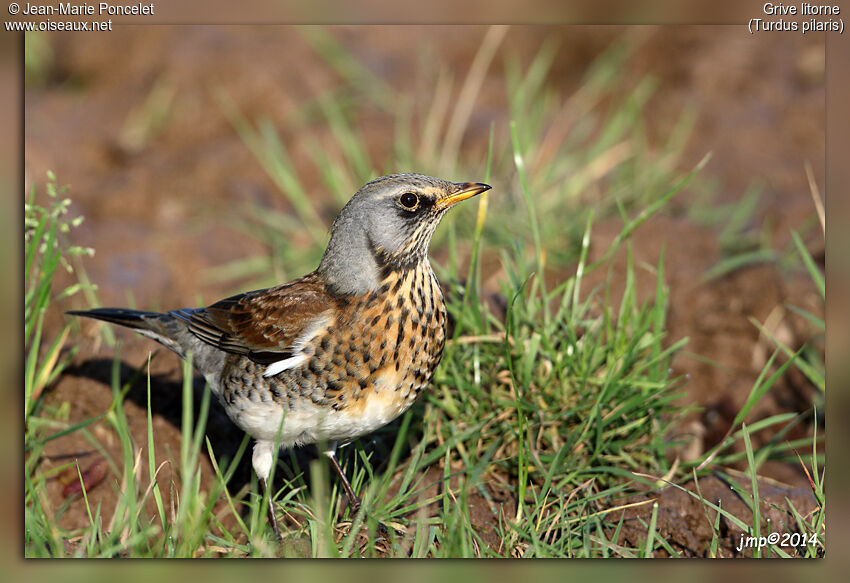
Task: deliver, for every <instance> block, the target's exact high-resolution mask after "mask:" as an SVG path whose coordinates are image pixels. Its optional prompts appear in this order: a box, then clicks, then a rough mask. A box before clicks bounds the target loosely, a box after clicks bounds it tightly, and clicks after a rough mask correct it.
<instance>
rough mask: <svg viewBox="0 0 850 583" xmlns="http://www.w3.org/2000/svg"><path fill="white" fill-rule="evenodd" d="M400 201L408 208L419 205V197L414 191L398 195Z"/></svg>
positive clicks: (411, 208)
mask: <svg viewBox="0 0 850 583" xmlns="http://www.w3.org/2000/svg"><path fill="white" fill-rule="evenodd" d="M398 203H399V204H400V205H401V206H403V207H404V208H406V209H408V210H411V211H412V210H413V209H415V208H416V207H417V206H419V197H418V196H416V195H415V194H413V193H412V192H405V193H404V194H402V195H401V196H400V197H398Z"/></svg>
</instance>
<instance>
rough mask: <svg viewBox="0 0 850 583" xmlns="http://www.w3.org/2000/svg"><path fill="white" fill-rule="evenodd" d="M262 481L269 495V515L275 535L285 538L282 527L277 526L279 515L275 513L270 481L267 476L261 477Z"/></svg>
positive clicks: (278, 537)
mask: <svg viewBox="0 0 850 583" xmlns="http://www.w3.org/2000/svg"><path fill="white" fill-rule="evenodd" d="M260 483H261V484H262V485H263V490H264V491H265V492H268V495H269V506H268V508H266V510H267V511H268V515H269V523H271V525H272V530H273V531H274V536H275V538H277V540H279V541H281V540H283V537H282V536H280V529H279V528H278V526H277V517H276V516H275V515H274V501H273V500H272V491H271V490H270V489H269V484H268V481H267V480H266V479H265V478H260Z"/></svg>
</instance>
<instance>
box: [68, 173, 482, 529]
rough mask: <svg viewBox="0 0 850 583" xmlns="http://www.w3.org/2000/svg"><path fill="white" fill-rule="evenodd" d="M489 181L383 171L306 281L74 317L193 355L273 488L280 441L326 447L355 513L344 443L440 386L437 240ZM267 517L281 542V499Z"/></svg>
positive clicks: (358, 197)
mask: <svg viewBox="0 0 850 583" xmlns="http://www.w3.org/2000/svg"><path fill="white" fill-rule="evenodd" d="M490 189H491V187H490V186H489V185H487V184H484V183H480V182H450V181H447V180H442V179H439V178H434V177H431V176H425V175H422V174H412V173H405V174H393V175H389V176H383V177H380V178H377V179H375V180H372V181H371V182H369V183H368V184H366V185H365V186H363V187H362V188H360V190H358V191H357V192H356V193H355V194H354V196H352V197H351V199H350V200H349V201H348V202H347V203H346V204H345V206H344V207H343V208H342V210H341V211H340V212H339V214H338V215H337V217H336V218H335V219H334V221H333V224H332V226H331V231H330V240H329V242H328V245H327V248H326V250H325V252H324V255H323V256H322V259H321V261H320V262H319V265H318V267H317V268H316V269H315V270H314V271H313V272H311V273H308V274H306V275H304V276H302V277H299V278H297V279H295V280H292V281H290V282H288V283H284V284H282V285H278V286H275V287H271V288H267V289H261V290H255V291H249V292H245V293H240V294H238V295H234V296H232V297H228V298H225V299H223V300H220V301H218V302H215V303H213V304H211V305H209V306H207V307H202V308H181V309H175V310H172V311H169V312H166V313H159V312H149V311H140V310H131V309H125V308H97V309H92V310H80V311H77V310H75V311H69V312H67V313H68V314H69V315H73V316H82V317H86V318H94V319H97V320H102V321H105V322H109V323H112V324H118V325H121V326H125V327H128V328H131V329H132V330H134V331H135V332H138V333H139V334H142V335H144V336H146V337H148V338H151V339H153V340H155V341H157V342H159V343H160V344H162V345H163V346H165V347H166V348H168V349H170V350H172V351H173V352H175V353H177V355H179V356H180V357H181V358H184V359H187V358H188V357H189V355H190V354H191V362H192V365H193V366H194V368H195V369H196V370H197V371H198V372H199V373H200V374H201V375H202V376H203V378H204V379H205V380H206V382H207V384H208V386H209V387H210V390H211V391H212V392H213V394H214V395H215V396H216V397H217V399H218V400H219V402H220V403H221V405H222V406H223V408H224V410H225V411H226V413H227V415H228V417H229V418H230V419H231V421H232V422H233V423H234V424H235V425H236V426H237V427H239V428H240V429H242V430H243V431H245V432H246V433H248V434H249V435H250V436H251V437H253V438H254V441H255V443H254V447H253V454H252V459H251V462H252V466H253V469H254V472H255V473H256V474H257V476H258V478H259V481H260V483H261V485H262V487H263V489H265V490H268V488H269V483H268V480H269V475H270V473H271V468H272V467H273V465H274V463H275V462H276V459H277V454H278V449H289V448H293V447H300V446H306V445H310V444H318V445H323V444H324V445H325V446H326V447H323V448H322V449H324V451H322V453H324V454H325V455H326V456H327V457H328V459H329V460H330V465H331V467H332V469H333V471H334V473H335V474H336V475H337V477H338V478H339V480H340V482H341V484H342V487H343V490H344V491H345V495H346V498H347V501H348V505H349V509H350V511H351V512H352V515H356V514H357V513H358V512H359V510H360V507H361V500H360V498H358V496H357V495H356V494H355V492H354V489H353V488H352V486H351V484H350V482H349V481H348V479H347V478H346V476H345V473H344V472H343V471H342V469H341V468H340V466H339V463H338V461H337V459H336V447H337V445H338V444H345V443H348V442H351V441H353V440H354V439H357V438H359V437H361V436H365V435H368V434H370V433H372V432H374V431H376V430H377V429H379V428H381V427H383V426H384V425H386V424H388V423H390V422H391V421H393V420H394V419H395V418H397V417H398V416H399V415H401V414H402V413H404V412H405V411H407V410H408V409H409V408H410V407H411V406H412V405H413V403H414V402H415V401H416V400H417V398H418V397H419V396H420V395H421V393H422V391H423V390H424V389H425V388H426V387H427V386H428V385H429V384H430V382H431V379H432V377H433V375H434V371H435V369H436V368H437V365H438V364H439V362H440V359H441V358H442V353H443V348H444V346H445V342H446V323H447V316H446V307H445V303H444V299H443V293H442V291H441V288H440V284H439V282H438V280H437V277H436V275H435V274H434V271H433V269H432V268H431V263H430V260H429V257H428V248H429V245H430V242H431V238H432V236H433V234H434V231H435V229H436V228H437V225H438V224H439V223H440V221H441V219H442V218H443V216H444V215H445V214H446V212H447V211H448V210H449V209H450V208H451V207H453V206H454V205H455V204H457V203H459V202H461V201H463V200H466V199H469V198H471V197H473V196H476V195H478V194H481V193H483V192H485V191H487V190H490ZM276 445H277V446H278V447H276ZM266 511H267V513H268V517H269V522H270V524H271V527H272V530H273V531H274V534H275V536H276V537H277V538H278V540H280V539H281V534H280V529H279V527H278V523H277V519H276V516H275V512H274V504H273V502H272V496H271V495H269V496H268V507H267V509H266Z"/></svg>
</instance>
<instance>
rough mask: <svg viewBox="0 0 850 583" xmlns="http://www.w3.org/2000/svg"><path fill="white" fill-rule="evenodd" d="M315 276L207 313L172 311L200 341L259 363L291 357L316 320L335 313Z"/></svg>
mask: <svg viewBox="0 0 850 583" xmlns="http://www.w3.org/2000/svg"><path fill="white" fill-rule="evenodd" d="M335 307H336V306H335V304H334V302H333V301H332V300H331V298H330V297H329V296H328V293H327V291H326V289H325V286H324V284H323V283H322V282H321V281H320V280H319V279H318V277H317V276H316V274H315V273H311V274H309V275H305V276H304V277H302V278H299V279H296V280H294V281H291V282H289V283H285V284H283V285H280V286H277V287H273V288H269V289H263V290H257V291H252V292H247V293H244V294H239V295H235V296H233V297H230V298H227V299H224V300H221V301H219V302H216V303H214V304H212V305H211V306H208V307H206V308H198V309H194V310H191V309H189V310H176V311H174V312H171V314H172V315H174V316H175V317H177V318H180V319H181V320H183V321H185V322H186V323H187V324H188V325H189V330H190V331H191V332H192V333H193V334H194V335H195V336H197V337H198V338H200V339H201V340H203V341H204V342H206V343H207V344H210V345H212V346H215V347H217V348H220V349H221V350H224V351H226V352H231V353H234V354H244V355H246V356H248V357H249V358H251V359H252V360H254V361H256V362H260V363H271V362H276V361H279V360H281V359H282V358H288V357H289V356H292V352H291V351H292V345H293V343H294V342H295V341H296V339H297V338H298V337H299V336H300V335H301V333H302V332H303V331H304V330H305V329H307V328H309V327H310V325H311V324H312V323H313V321H314V320H315V319H316V318H317V317H319V316H320V315H322V314H324V313H325V312H327V311H328V310H335Z"/></svg>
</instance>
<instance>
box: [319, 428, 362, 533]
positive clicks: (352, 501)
mask: <svg viewBox="0 0 850 583" xmlns="http://www.w3.org/2000/svg"><path fill="white" fill-rule="evenodd" d="M322 453H324V454H325V455H326V456H328V459H329V460H331V467H332V468H333V469H334V472H335V473H336V475H337V477H338V478H339V479H340V481H341V482H342V489H343V490H345V496H346V498H348V507H349V508H350V509H351V516H352V518H353V517H354V516H355V515H356V514H357V513H358V512H360V505H361V502H360V498H358V497H357V494H355V493H354V488H352V487H351V482H349V481H348V478H346V477H345V472H343V471H342V468H341V467H339V463H338V462H337V461H336V444H335V443H334V444H332V447H331V448H330V449H328V450H327V451H324V452H322Z"/></svg>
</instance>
